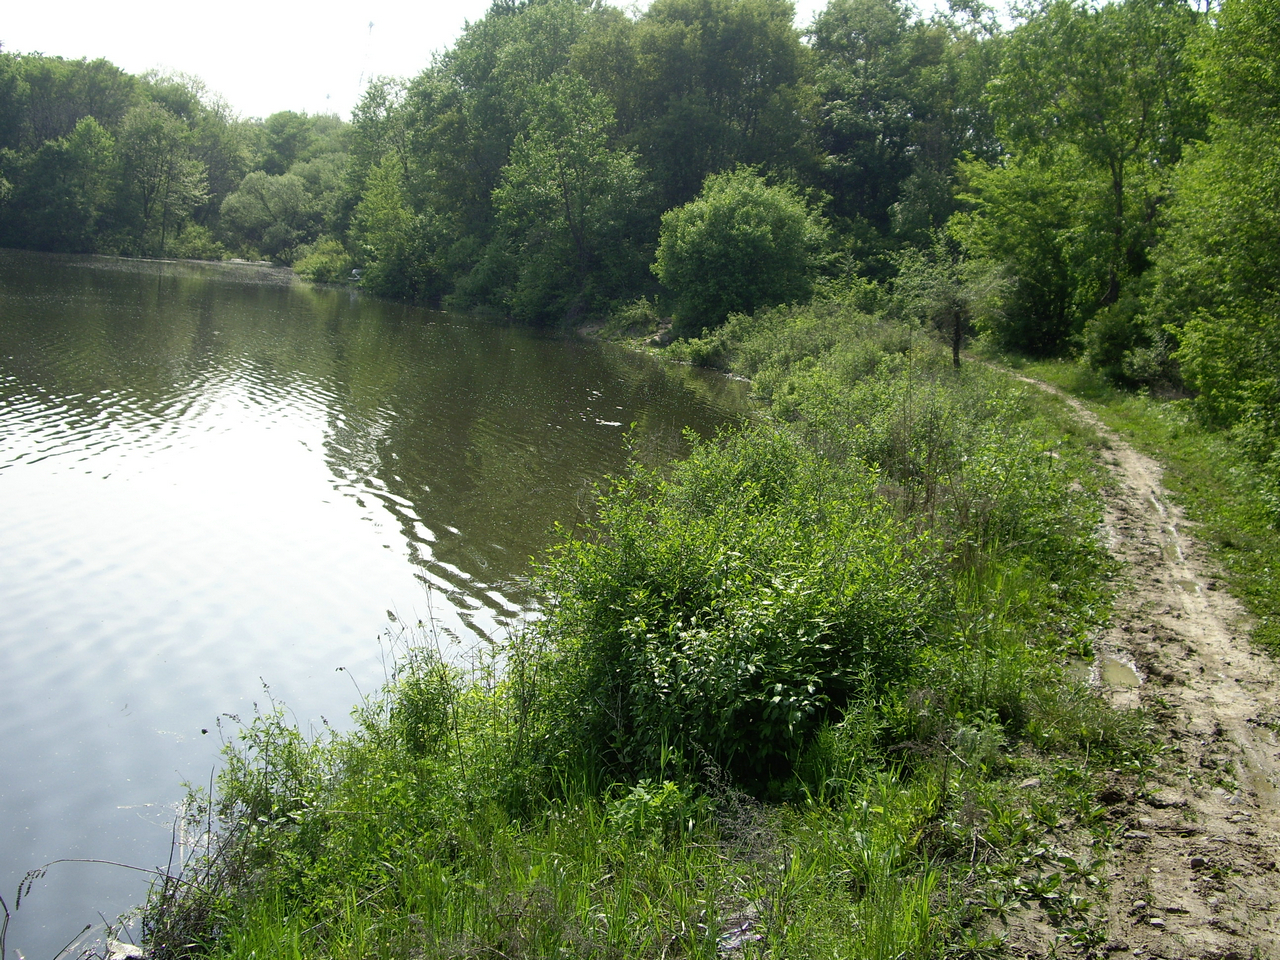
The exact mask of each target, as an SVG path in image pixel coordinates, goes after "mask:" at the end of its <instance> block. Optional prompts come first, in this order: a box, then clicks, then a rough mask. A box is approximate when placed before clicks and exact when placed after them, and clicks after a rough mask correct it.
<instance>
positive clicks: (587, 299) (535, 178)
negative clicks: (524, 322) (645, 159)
mask: <svg viewBox="0 0 1280 960" xmlns="http://www.w3.org/2000/svg"><path fill="white" fill-rule="evenodd" d="M533 99H535V102H536V103H537V105H536V106H535V107H533V108H532V110H531V113H532V117H531V119H530V122H529V129H528V131H527V132H526V133H523V134H521V135H520V136H519V137H518V138H517V139H516V142H515V145H514V146H513V147H512V150H511V160H510V162H509V163H508V164H507V166H506V167H505V168H504V170H503V177H502V182H501V183H500V184H499V185H498V187H497V189H496V190H495V191H494V195H493V199H494V205H495V207H496V210H497V217H498V223H499V225H500V227H501V231H500V237H501V240H500V241H499V242H502V243H504V244H505V243H508V242H509V243H510V244H511V252H512V254H513V255H514V257H515V273H516V281H515V287H514V290H513V291H512V293H511V302H510V308H511V310H512V313H513V314H514V315H515V316H517V317H520V318H522V319H552V318H554V317H557V316H558V317H564V316H572V315H575V314H577V313H580V312H581V311H582V310H584V309H585V308H587V307H588V306H590V305H591V303H592V301H593V299H594V298H597V297H602V296H603V297H608V296H610V295H613V296H620V295H622V294H624V293H625V292H626V290H627V289H628V287H630V288H631V289H634V286H635V284H636V283H637V281H638V278H640V277H642V276H643V274H642V271H643V269H644V262H645V258H644V257H643V256H642V253H641V250H640V248H639V247H638V246H637V244H636V242H635V240H634V239H633V237H634V234H635V233H636V229H635V228H636V226H637V225H638V220H639V219H640V217H641V216H642V215H643V211H642V209H641V208H642V203H643V197H642V194H643V187H642V178H641V175H640V171H639V170H638V168H637V166H636V163H635V159H634V157H632V156H631V154H629V153H626V152H624V151H620V150H616V149H612V148H610V146H609V143H608V141H609V128H610V127H611V126H612V124H613V115H612V111H611V109H610V107H609V103H608V101H607V100H606V99H605V98H604V97H603V96H602V95H600V94H593V93H592V92H591V90H590V89H589V88H588V87H587V83H586V81H585V80H584V79H583V78H582V77H580V76H576V75H573V74H567V75H561V76H557V77H554V78H552V80H550V81H548V82H547V83H546V84H543V85H542V86H541V87H540V88H539V89H538V91H537V94H536V96H535V98H533Z"/></svg>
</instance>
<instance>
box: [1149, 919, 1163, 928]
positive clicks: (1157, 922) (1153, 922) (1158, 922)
mask: <svg viewBox="0 0 1280 960" xmlns="http://www.w3.org/2000/svg"><path fill="white" fill-rule="evenodd" d="M1147 923H1149V924H1151V925H1152V926H1153V927H1156V928H1158V929H1164V925H1165V924H1164V920H1162V919H1161V918H1160V917H1152V918H1151V919H1150V920H1148V921H1147Z"/></svg>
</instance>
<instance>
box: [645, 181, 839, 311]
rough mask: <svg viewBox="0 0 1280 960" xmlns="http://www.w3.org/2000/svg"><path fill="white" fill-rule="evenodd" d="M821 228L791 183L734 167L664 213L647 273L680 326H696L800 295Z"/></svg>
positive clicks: (807, 284)
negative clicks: (669, 300)
mask: <svg viewBox="0 0 1280 960" xmlns="http://www.w3.org/2000/svg"><path fill="white" fill-rule="evenodd" d="M825 235H826V227H825V225H824V223H823V222H822V221H821V220H820V219H819V218H818V217H817V216H816V215H815V214H814V213H812V212H811V211H810V210H809V209H808V207H807V206H806V204H805V202H804V200H803V199H802V198H801V196H800V195H799V193H798V192H797V191H796V189H795V188H794V187H791V186H789V185H770V184H769V183H767V182H766V181H765V180H764V178H763V177H761V176H760V175H759V174H757V173H756V172H755V171H754V170H752V169H750V168H745V167H744V168H739V169H737V170H734V171H731V172H728V173H721V174H713V175H712V176H709V177H707V179H706V182H705V183H704V184H703V186H702V192H701V193H699V194H698V196H697V197H696V198H694V199H693V200H691V201H690V202H689V203H687V204H685V205H684V206H682V207H677V208H676V209H674V210H669V211H667V212H666V213H665V214H663V216H662V230H661V232H660V234H659V239H658V252H657V259H656V260H655V261H654V265H653V272H654V273H655V274H657V276H658V279H659V280H661V281H662V284H663V286H665V287H666V288H667V289H668V290H669V291H670V292H671V295H672V297H673V298H674V299H675V302H676V317H677V319H678V320H679V321H680V329H681V330H682V331H685V332H690V333H698V332H701V331H702V330H705V329H708V328H710V327H714V326H717V325H718V324H721V323H723V322H724V321H725V319H726V318H727V317H728V316H729V314H731V313H751V312H752V311H754V310H757V309H759V308H761V307H771V306H774V305H776V304H779V303H787V302H791V301H795V300H801V299H804V298H806V297H807V296H808V295H809V292H810V291H811V289H812V278H813V275H814V273H815V272H816V266H817V260H816V256H817V251H818V248H819V247H820V246H821V244H822V243H823V241H824V239H825Z"/></svg>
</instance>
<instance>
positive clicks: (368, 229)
mask: <svg viewBox="0 0 1280 960" xmlns="http://www.w3.org/2000/svg"><path fill="white" fill-rule="evenodd" d="M351 238H352V241H353V248H354V249H356V250H358V252H359V262H360V263H361V264H362V267H363V275H362V276H361V278H360V284H361V286H363V287H366V288H368V289H369V290H372V291H373V292H374V293H379V294H383V295H384V296H390V297H397V298H399V299H402V300H438V299H439V298H440V296H441V295H442V294H443V293H444V281H443V277H442V274H441V269H440V266H441V265H440V248H441V246H442V245H443V244H442V243H441V231H440V230H439V228H438V225H436V224H435V223H434V222H433V221H432V219H431V217H430V215H429V214H424V213H418V212H415V211H414V209H413V208H412V206H411V204H410V201H409V197H408V196H407V194H406V192H405V175H404V165H403V163H402V161H401V158H400V157H399V156H397V155H395V154H393V153H388V154H387V155H386V156H384V157H383V158H382V160H381V162H380V163H379V164H378V165H377V166H375V167H374V168H373V169H372V170H371V171H370V172H369V175H368V177H367V178H366V180H365V190H364V195H363V196H362V197H361V199H360V202H359V204H358V205H357V206H356V208H355V212H354V213H353V214H352V218H351Z"/></svg>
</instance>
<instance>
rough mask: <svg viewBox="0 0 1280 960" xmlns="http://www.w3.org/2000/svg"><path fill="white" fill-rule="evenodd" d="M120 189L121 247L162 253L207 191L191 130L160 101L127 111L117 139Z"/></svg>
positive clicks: (128, 249) (202, 168)
mask: <svg viewBox="0 0 1280 960" xmlns="http://www.w3.org/2000/svg"><path fill="white" fill-rule="evenodd" d="M118 143H119V151H120V162H121V175H122V180H123V184H122V190H121V193H120V200H121V205H120V220H121V226H122V227H123V229H124V231H125V232H124V235H123V237H122V246H123V247H124V249H125V250H127V251H129V252H134V253H143V254H159V255H161V256H163V255H164V253H165V252H166V250H167V248H168V244H169V241H170V239H172V238H173V237H175V236H176V235H177V233H178V230H179V229H180V228H181V226H182V225H183V223H185V222H186V221H187V220H188V219H189V218H190V217H191V214H192V213H193V212H194V211H195V209H196V208H197V207H198V206H199V205H200V203H201V202H203V200H204V199H205V197H206V196H207V194H208V184H207V180H206V176H205V168H204V164H203V163H201V162H200V161H199V160H197V159H196V158H195V157H194V156H193V155H192V152H191V131H190V130H189V129H188V127H187V126H186V124H184V123H183V122H182V121H181V120H180V119H179V118H178V117H176V116H174V114H172V113H170V112H169V111H168V110H166V109H165V108H164V107H162V106H161V105H160V104H158V103H154V102H152V101H147V102H146V103H142V104H139V105H138V106H136V107H134V108H133V109H131V110H130V111H129V112H128V113H127V114H125V116H124V119H123V120H122V121H121V123H120V133H119V138H118Z"/></svg>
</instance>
